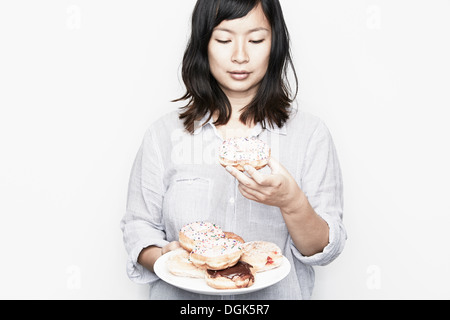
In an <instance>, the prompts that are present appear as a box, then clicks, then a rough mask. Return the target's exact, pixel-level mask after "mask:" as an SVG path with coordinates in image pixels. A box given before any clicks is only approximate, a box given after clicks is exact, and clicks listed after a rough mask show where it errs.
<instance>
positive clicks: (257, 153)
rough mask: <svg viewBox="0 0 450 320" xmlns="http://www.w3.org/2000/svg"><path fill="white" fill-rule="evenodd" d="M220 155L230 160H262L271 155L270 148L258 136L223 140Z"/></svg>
mask: <svg viewBox="0 0 450 320" xmlns="http://www.w3.org/2000/svg"><path fill="white" fill-rule="evenodd" d="M219 155H220V157H221V158H223V159H225V160H228V161H260V160H267V159H268V158H269V157H270V148H269V146H268V145H267V144H266V143H265V142H264V141H262V140H260V139H258V138H256V137H246V138H232V139H228V140H225V141H224V142H223V144H222V146H221V147H220V150H219Z"/></svg>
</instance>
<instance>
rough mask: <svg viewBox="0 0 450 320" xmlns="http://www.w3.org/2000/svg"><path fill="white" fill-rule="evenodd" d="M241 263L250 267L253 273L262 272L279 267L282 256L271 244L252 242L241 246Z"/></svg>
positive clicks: (279, 250) (274, 245)
mask: <svg viewBox="0 0 450 320" xmlns="http://www.w3.org/2000/svg"><path fill="white" fill-rule="evenodd" d="M241 261H244V262H247V263H248V264H250V265H252V266H253V267H254V268H255V272H264V271H267V270H271V269H274V268H277V267H279V266H280V265H281V262H282V261H283V254H282V253H281V249H280V248H279V247H278V246H277V245H276V244H274V243H272V242H267V241H252V242H246V243H244V244H243V245H242V256H241Z"/></svg>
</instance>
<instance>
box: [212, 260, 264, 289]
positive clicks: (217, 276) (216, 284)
mask: <svg viewBox="0 0 450 320" xmlns="http://www.w3.org/2000/svg"><path fill="white" fill-rule="evenodd" d="M254 282H255V276H254V273H253V267H252V266H251V265H249V264H248V263H245V262H242V261H239V262H238V263H237V264H236V265H234V266H233V267H230V268H226V269H224V270H207V271H206V283H207V284H208V285H209V286H210V287H213V288H216V289H240V288H248V287H250V286H252V285H253V283H254Z"/></svg>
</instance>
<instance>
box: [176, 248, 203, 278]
mask: <svg viewBox="0 0 450 320" xmlns="http://www.w3.org/2000/svg"><path fill="white" fill-rule="evenodd" d="M167 268H168V269H169V271H170V273H172V274H174V275H176V276H179V277H189V278H201V279H204V278H205V270H202V269H199V268H197V267H196V266H195V265H194V264H193V263H192V262H191V261H190V260H189V252H187V251H186V250H184V249H183V248H179V249H177V250H175V251H174V252H173V254H172V255H171V256H170V258H169V259H168V260H167Z"/></svg>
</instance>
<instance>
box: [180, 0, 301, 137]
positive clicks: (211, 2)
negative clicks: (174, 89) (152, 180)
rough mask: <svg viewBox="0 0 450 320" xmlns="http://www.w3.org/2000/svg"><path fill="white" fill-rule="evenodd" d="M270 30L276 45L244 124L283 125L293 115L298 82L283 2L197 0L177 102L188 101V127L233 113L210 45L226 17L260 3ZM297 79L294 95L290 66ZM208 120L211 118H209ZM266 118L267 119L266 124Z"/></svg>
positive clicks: (243, 117) (222, 121)
mask: <svg viewBox="0 0 450 320" xmlns="http://www.w3.org/2000/svg"><path fill="white" fill-rule="evenodd" d="M258 4H260V5H261V8H262V10H263V12H264V14H265V16H266V18H267V19H268V21H269V23H270V25H271V28H272V46H271V52H270V59H269V65H268V69H267V72H266V75H265V76H264V78H263V79H262V81H261V83H260V86H259V89H258V92H257V93H256V96H255V97H254V99H253V101H252V102H250V104H249V105H247V106H246V107H245V108H244V109H243V112H242V114H241V118H240V120H241V122H243V123H245V124H247V123H248V122H249V121H253V122H254V123H258V122H260V123H262V125H263V127H266V126H267V124H268V125H270V126H271V127H272V128H273V127H274V126H275V125H276V126H278V127H282V126H283V124H284V123H285V122H286V121H287V120H288V119H289V115H290V109H291V103H292V102H293V100H294V99H295V97H296V96H297V92H298V80H297V75H296V72H295V68H294V66H293V63H292V57H291V52H290V39H289V32H288V30H287V27H286V23H285V20H284V16H283V12H282V9H281V5H280V2H279V0H198V1H197V3H196V5H195V8H194V11H193V14H192V28H191V37H190V40H189V42H188V45H187V48H186V51H185V53H184V57H183V65H182V78H183V82H184V84H185V86H186V93H185V94H184V95H183V96H182V97H181V98H179V99H177V100H174V101H182V100H187V101H188V104H187V105H186V106H184V107H182V108H181V109H182V111H183V112H182V113H180V119H181V120H184V126H185V128H186V130H188V131H189V132H191V133H193V132H194V130H195V128H194V123H195V121H200V120H201V119H202V118H203V117H204V116H205V115H207V114H208V112H209V116H210V118H211V117H212V116H213V114H214V113H215V112H217V111H218V119H217V121H216V122H215V125H225V124H227V123H228V121H229V120H230V117H231V104H230V102H229V100H228V98H227V96H226V95H225V93H224V92H223V91H222V89H221V88H220V86H219V84H218V83H217V81H216V80H215V79H214V77H213V76H212V74H211V72H210V67H209V60H208V44H209V41H210V39H211V36H212V33H213V31H214V28H216V27H217V26H218V25H219V24H220V23H221V22H222V21H224V20H234V19H239V18H242V17H245V16H246V15H247V14H248V13H249V12H250V11H252V10H253V9H254V8H255V7H257V5H258ZM289 66H290V67H291V69H292V71H293V75H294V78H295V91H294V93H293V94H292V96H291V88H290V86H289V81H288V75H287V74H288V68H289ZM209 120H210V119H208V121H209ZM266 121H267V122H268V123H266Z"/></svg>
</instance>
